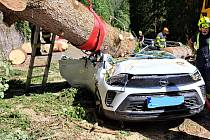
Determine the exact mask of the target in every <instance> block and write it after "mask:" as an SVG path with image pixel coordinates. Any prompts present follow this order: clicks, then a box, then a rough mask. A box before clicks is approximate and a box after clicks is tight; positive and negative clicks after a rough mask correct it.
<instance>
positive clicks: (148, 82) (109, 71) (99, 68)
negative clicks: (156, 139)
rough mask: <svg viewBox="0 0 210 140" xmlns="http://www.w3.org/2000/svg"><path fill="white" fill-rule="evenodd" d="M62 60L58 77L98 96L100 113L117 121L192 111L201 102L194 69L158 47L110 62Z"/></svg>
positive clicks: (198, 78)
mask: <svg viewBox="0 0 210 140" xmlns="http://www.w3.org/2000/svg"><path fill="white" fill-rule="evenodd" d="M111 60H112V59H111V57H109V56H108V55H107V54H105V55H104V56H103V59H102V61H100V62H94V63H93V62H91V61H90V60H89V59H87V58H86V59H84V58H82V59H61V60H60V61H59V64H60V72H61V75H62V76H63V77H64V78H65V79H66V80H67V81H68V82H69V83H70V84H71V86H72V87H85V88H88V89H90V90H91V91H92V92H94V93H95V94H96V95H97V98H98V101H96V102H97V105H99V106H100V108H101V109H102V111H103V113H104V114H105V115H106V116H107V117H109V118H112V119H115V120H120V121H142V120H155V119H156V120H165V119H175V118H180V117H186V116H191V115H195V114H196V113H199V112H201V111H202V110H203V108H204V104H205V84H204V81H203V78H202V77H201V75H200V72H199V71H198V69H197V68H196V67H195V66H193V65H191V64H190V63H188V62H187V61H186V60H183V59H176V58H175V57H174V56H173V55H172V54H170V53H167V52H163V51H144V52H141V53H137V54H134V55H133V56H131V57H128V58H122V59H121V60H116V61H115V63H112V61H111Z"/></svg>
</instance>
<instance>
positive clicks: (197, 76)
mask: <svg viewBox="0 0 210 140" xmlns="http://www.w3.org/2000/svg"><path fill="white" fill-rule="evenodd" d="M191 77H192V79H193V80H194V81H198V80H201V79H202V76H201V74H200V72H199V71H198V70H196V71H195V72H194V73H193V74H192V75H191Z"/></svg>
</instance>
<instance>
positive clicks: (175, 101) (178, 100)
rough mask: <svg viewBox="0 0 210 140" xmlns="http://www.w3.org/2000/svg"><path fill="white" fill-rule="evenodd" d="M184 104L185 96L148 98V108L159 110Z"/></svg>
mask: <svg viewBox="0 0 210 140" xmlns="http://www.w3.org/2000/svg"><path fill="white" fill-rule="evenodd" d="M182 103H184V96H173V97H170V96H158V97H147V107H148V108H157V107H166V106H176V105H181V104H182Z"/></svg>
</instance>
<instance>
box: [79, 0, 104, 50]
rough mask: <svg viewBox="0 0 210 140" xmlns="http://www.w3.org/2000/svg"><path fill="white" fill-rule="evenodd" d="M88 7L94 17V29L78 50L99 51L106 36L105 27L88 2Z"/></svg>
mask: <svg viewBox="0 0 210 140" xmlns="http://www.w3.org/2000/svg"><path fill="white" fill-rule="evenodd" d="M88 2H89V4H90V6H89V10H90V11H91V12H92V13H93V15H94V27H93V30H92V32H91V34H90V37H89V38H88V40H87V42H86V43H85V44H83V45H82V46H81V47H80V49H81V50H87V51H99V50H100V47H101V44H102V43H103V41H104V39H105V35H106V26H105V23H104V22H103V21H102V20H101V18H100V17H99V16H98V15H97V14H96V13H95V12H94V11H93V9H92V3H91V2H90V0H88Z"/></svg>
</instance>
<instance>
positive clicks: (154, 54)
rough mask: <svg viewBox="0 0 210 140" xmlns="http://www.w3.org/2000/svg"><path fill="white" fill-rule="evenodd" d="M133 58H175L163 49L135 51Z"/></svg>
mask: <svg viewBox="0 0 210 140" xmlns="http://www.w3.org/2000/svg"><path fill="white" fill-rule="evenodd" d="M133 58H138V59H175V56H173V55H172V54H170V53H168V52H165V51H143V52H139V53H135V54H134V57H133Z"/></svg>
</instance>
